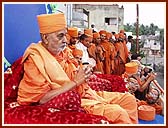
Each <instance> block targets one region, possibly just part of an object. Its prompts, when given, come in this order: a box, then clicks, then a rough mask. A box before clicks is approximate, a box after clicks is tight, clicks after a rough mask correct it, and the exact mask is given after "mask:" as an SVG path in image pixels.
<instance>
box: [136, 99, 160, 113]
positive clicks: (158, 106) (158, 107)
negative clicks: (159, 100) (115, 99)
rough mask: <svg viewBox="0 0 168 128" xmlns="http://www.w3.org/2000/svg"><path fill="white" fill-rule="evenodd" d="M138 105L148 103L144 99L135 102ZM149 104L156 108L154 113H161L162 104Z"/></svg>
mask: <svg viewBox="0 0 168 128" xmlns="http://www.w3.org/2000/svg"><path fill="white" fill-rule="evenodd" d="M137 104H138V107H139V106H141V105H149V104H148V103H147V102H146V101H144V100H141V101H138V102H137ZM149 106H152V107H154V108H155V109H156V114H162V106H160V105H158V104H156V103H155V104H150V105H149Z"/></svg>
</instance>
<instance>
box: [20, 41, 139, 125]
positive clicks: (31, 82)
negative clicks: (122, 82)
mask: <svg viewBox="0 0 168 128" xmlns="http://www.w3.org/2000/svg"><path fill="white" fill-rule="evenodd" d="M68 51H69V50H66V49H65V50H64V51H63V52H62V53H61V54H60V55H59V56H57V57H54V56H52V55H51V54H50V53H49V52H48V51H47V50H46V49H45V48H44V47H43V46H42V45H41V43H38V44H32V45H31V46H30V47H29V48H28V49H27V50H26V52H25V54H24V56H23V61H25V64H24V66H25V67H24V68H27V69H28V70H27V69H26V70H25V74H24V77H23V79H22V81H21V83H20V85H19V91H18V99H17V100H18V102H19V103H22V104H26V103H28V102H37V101H39V99H40V98H41V97H42V96H43V95H44V94H45V93H46V92H47V91H49V90H51V89H57V88H59V87H61V86H62V85H63V84H64V83H65V82H69V81H70V79H71V78H69V77H73V76H74V75H75V74H76V72H74V71H75V70H76V66H75V65H74V64H73V63H75V61H72V58H71V54H70V52H68ZM27 59H28V61H27ZM32 61H33V62H32ZM32 72H33V74H32ZM71 74H74V75H71ZM76 90H77V91H78V92H79V93H80V94H81V98H82V99H81V101H82V102H81V105H82V107H83V108H84V109H85V110H86V111H87V112H88V113H91V114H96V115H103V116H105V117H107V118H108V119H109V120H111V121H113V122H114V123H120V124H121V123H125V124H130V123H137V104H136V99H135V97H134V96H132V95H131V94H129V93H118V92H105V91H104V92H96V91H94V90H92V89H91V88H90V87H89V86H88V85H87V84H86V83H84V84H82V85H80V86H78V87H77V89H76Z"/></svg>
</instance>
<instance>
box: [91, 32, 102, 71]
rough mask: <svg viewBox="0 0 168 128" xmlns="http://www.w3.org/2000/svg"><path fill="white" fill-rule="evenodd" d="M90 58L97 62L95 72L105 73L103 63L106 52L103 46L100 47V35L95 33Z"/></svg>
mask: <svg viewBox="0 0 168 128" xmlns="http://www.w3.org/2000/svg"><path fill="white" fill-rule="evenodd" d="M88 53H89V56H90V57H92V58H94V59H95V60H96V66H95V67H94V72H97V73H104V70H103V61H104V54H105V50H104V48H103V46H101V45H100V35H99V33H97V32H95V33H93V43H91V46H90V47H89V48H88Z"/></svg>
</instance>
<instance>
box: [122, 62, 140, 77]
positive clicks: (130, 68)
mask: <svg viewBox="0 0 168 128" xmlns="http://www.w3.org/2000/svg"><path fill="white" fill-rule="evenodd" d="M125 72H126V73H127V74H136V73H137V72H138V64H137V63H136V62H129V63H126V64H125Z"/></svg>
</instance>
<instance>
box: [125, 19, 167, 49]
mask: <svg viewBox="0 0 168 128" xmlns="http://www.w3.org/2000/svg"><path fill="white" fill-rule="evenodd" d="M124 30H125V31H126V32H132V34H133V35H136V22H135V23H134V24H129V23H127V24H126V25H124ZM155 31H160V37H159V40H160V43H161V49H164V29H163V28H162V29H161V28H159V27H158V26H157V25H154V24H153V23H151V24H150V25H149V26H148V25H143V24H141V25H139V36H141V35H147V36H148V35H155Z"/></svg>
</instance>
